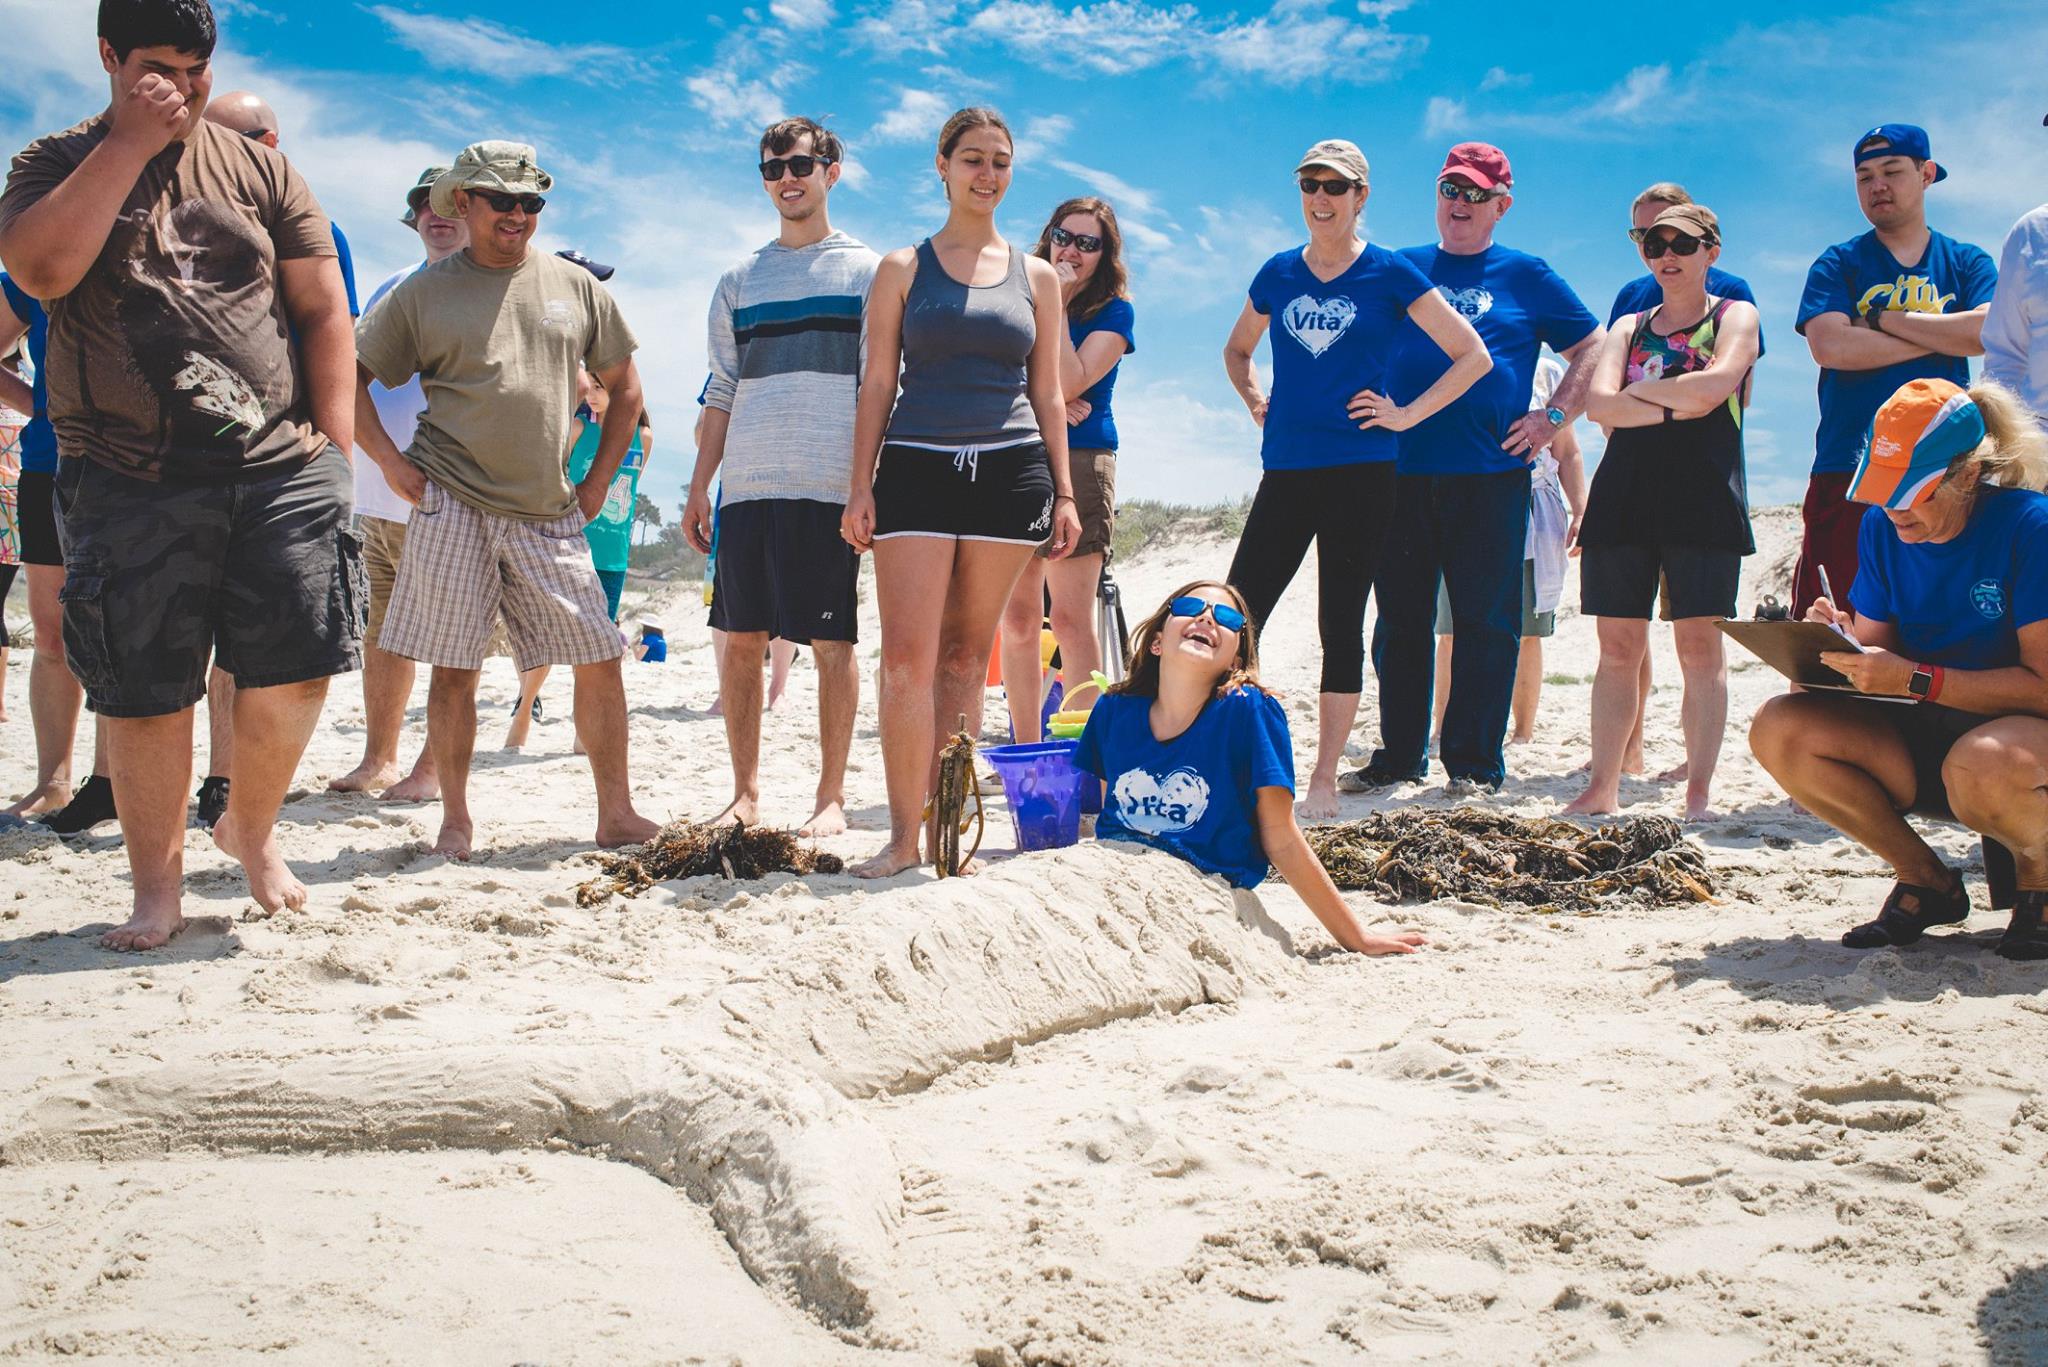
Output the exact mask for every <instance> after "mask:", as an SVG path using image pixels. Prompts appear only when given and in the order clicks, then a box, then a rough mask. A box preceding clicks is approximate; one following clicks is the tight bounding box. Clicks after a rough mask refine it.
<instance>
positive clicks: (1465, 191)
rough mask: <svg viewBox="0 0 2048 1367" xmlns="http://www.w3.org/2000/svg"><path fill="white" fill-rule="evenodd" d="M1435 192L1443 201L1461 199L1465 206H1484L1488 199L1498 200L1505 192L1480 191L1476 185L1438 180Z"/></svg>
mask: <svg viewBox="0 0 2048 1367" xmlns="http://www.w3.org/2000/svg"><path fill="white" fill-rule="evenodd" d="M1436 192H1437V195H1438V196H1439V197H1440V198H1443V199H1462V200H1464V201H1465V202H1466V203H1467V204H1484V203H1486V201H1487V200H1489V199H1499V198H1500V197H1501V196H1502V195H1504V194H1506V193H1507V191H1505V190H1482V189H1480V188H1479V187H1478V186H1477V185H1463V184H1460V183H1459V182H1457V181H1455V180H1440V181H1438V182H1437V183H1436Z"/></svg>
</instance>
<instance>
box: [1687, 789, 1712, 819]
mask: <svg viewBox="0 0 2048 1367" xmlns="http://www.w3.org/2000/svg"><path fill="white" fill-rule="evenodd" d="M1719 816H1720V813H1719V812H1717V811H1715V810H1714V808H1713V806H1712V803H1711V801H1710V799H1709V796H1708V794H1707V793H1705V792H1692V791H1688V792H1687V793H1686V795H1685V819H1686V820H1687V821H1713V820H1715V819H1716V818H1717V817H1719Z"/></svg>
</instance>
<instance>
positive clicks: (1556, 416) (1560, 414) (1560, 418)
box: [1543, 408, 1564, 427]
mask: <svg viewBox="0 0 2048 1367" xmlns="http://www.w3.org/2000/svg"><path fill="white" fill-rule="evenodd" d="M1543 416H1544V417H1546V418H1548V419H1550V425H1551V426H1552V427H1563V426H1564V410H1563V409H1562V408H1546V409H1544V410H1543Z"/></svg>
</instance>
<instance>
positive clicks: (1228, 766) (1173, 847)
mask: <svg viewBox="0 0 2048 1367" xmlns="http://www.w3.org/2000/svg"><path fill="white" fill-rule="evenodd" d="M1151 713H1152V700H1151V699H1150V698H1141V697H1137V696H1135V695H1133V694H1128V693H1112V694H1110V695H1109V696H1108V697H1106V698H1104V699H1103V700H1102V701H1101V702H1099V703H1097V704H1096V705H1095V710H1094V711H1093V712H1091V713H1090V714H1089V716H1088V729H1087V730H1085V731H1083V732H1082V733H1081V745H1080V748H1079V749H1078V750H1076V751H1075V754H1074V763H1075V765H1076V766H1078V767H1079V768H1080V769H1082V770H1083V771H1085V772H1087V773H1091V774H1094V775H1096V776H1097V777H1098V778H1100V779H1102V781H1103V782H1105V783H1107V784H1108V785H1109V791H1108V793H1106V794H1105V795H1104V797H1103V799H1102V815H1101V816H1100V817H1099V818H1097V820H1096V823H1095V834H1096V837H1097V838H1098V839H1102V840H1136V841H1138V842H1140V843H1141V844H1146V845H1156V846H1158V847H1159V848H1160V849H1162V850H1165V851H1167V852H1168V853H1170V854H1177V855H1179V856H1180V857H1181V858H1182V859H1185V860H1187V861H1188V862H1189V863H1190V864H1193V865H1194V866H1195V867H1196V868H1198V869H1200V870H1202V871H1203V872H1204V873H1219V874H1222V875H1223V877H1225V878H1226V879H1228V880H1229V881H1230V882H1231V883H1233V884H1234V885H1236V886H1237V887H1240V888H1255V887H1257V886H1258V885H1259V883H1260V882H1261V881H1263V880H1264V879H1265V876H1266V870H1267V869H1268V868H1270V867H1271V864H1270V863H1269V862H1268V860H1267V859H1266V851H1265V848H1264V847H1263V846H1262V845H1260V844H1259V789H1261V788H1285V789H1286V790H1287V791H1288V792H1290V793H1291V792H1293V791H1294V744H1293V742H1292V741H1291V740H1290V739H1289V738H1288V735H1287V714H1286V713H1284V712H1282V711H1281V710H1280V704H1279V703H1278V702H1277V701H1275V700H1274V698H1273V696H1272V695H1271V694H1269V693H1264V692H1261V691H1260V690H1258V689H1255V688H1240V689H1238V690H1237V691H1236V692H1234V693H1231V694H1229V695H1228V696H1226V697H1222V698H1217V699H1215V700H1214V701H1212V702H1210V703H1209V704H1208V705H1207V706H1206V707H1204V708H1203V709H1202V711H1201V713H1200V715H1198V716H1197V717H1196V718H1195V720H1194V723H1193V724H1192V725H1190V726H1189V727H1188V729H1187V730H1185V731H1183V732H1181V733H1180V734H1179V735H1178V736H1175V737H1174V738H1173V739H1171V740H1164V741H1162V740H1156V739H1154V738H1153V735H1152V715H1151Z"/></svg>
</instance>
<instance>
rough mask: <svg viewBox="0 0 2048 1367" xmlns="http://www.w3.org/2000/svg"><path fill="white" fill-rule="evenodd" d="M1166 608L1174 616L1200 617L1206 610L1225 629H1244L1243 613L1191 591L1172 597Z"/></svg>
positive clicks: (1226, 604)
mask: <svg viewBox="0 0 2048 1367" xmlns="http://www.w3.org/2000/svg"><path fill="white" fill-rule="evenodd" d="M1166 610H1167V611H1168V612H1170V613H1172V614H1173V615H1174V616H1175V617H1200V616H1201V615H1202V614H1203V613H1204V612H1207V613H1208V614H1209V616H1210V617H1212V618H1213V619H1215V622H1216V625H1217V626H1219V627H1222V628H1223V629H1224V630H1225V631H1243V630H1244V614H1243V613H1241V612H1239V611H1238V610H1237V609H1236V608H1234V607H1232V606H1231V605H1230V604H1228V603H1212V602H1210V601H1209V600H1208V599H1206V598H1197V597H1196V596H1195V595H1194V594H1192V593H1191V594H1188V595H1187V596H1186V597H1184V598H1176V599H1174V600H1173V601H1172V602H1171V603H1168V604H1167V605H1166Z"/></svg>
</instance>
